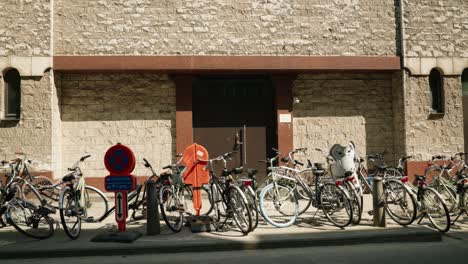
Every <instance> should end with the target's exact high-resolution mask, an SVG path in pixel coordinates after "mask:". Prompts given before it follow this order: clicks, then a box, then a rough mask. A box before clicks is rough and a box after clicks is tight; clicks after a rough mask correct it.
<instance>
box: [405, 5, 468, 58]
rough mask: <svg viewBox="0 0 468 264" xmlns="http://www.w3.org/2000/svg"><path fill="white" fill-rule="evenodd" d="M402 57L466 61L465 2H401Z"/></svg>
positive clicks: (467, 26)
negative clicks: (447, 58) (402, 8)
mask: <svg viewBox="0 0 468 264" xmlns="http://www.w3.org/2000/svg"><path fill="white" fill-rule="evenodd" d="M404 2H405V18H406V19H407V21H406V27H405V31H406V32H405V33H406V37H405V38H406V45H407V51H406V56H408V57H465V58H468V19H467V18H468V2H467V1H466V0H438V1H434V0H405V1H404Z"/></svg>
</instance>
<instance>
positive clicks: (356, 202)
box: [345, 181, 362, 225]
mask: <svg viewBox="0 0 468 264" xmlns="http://www.w3.org/2000/svg"><path fill="white" fill-rule="evenodd" d="M345 187H346V189H347V190H348V193H349V194H350V196H351V205H352V207H353V221H352V223H353V225H358V224H359V223H360V222H361V216H362V201H361V196H360V195H359V194H358V192H357V190H356V188H355V186H354V185H353V183H351V182H349V181H346V183H345Z"/></svg>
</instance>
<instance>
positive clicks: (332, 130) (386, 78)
mask: <svg viewBox="0 0 468 264" xmlns="http://www.w3.org/2000/svg"><path fill="white" fill-rule="evenodd" d="M293 96H294V97H297V98H298V99H299V101H300V102H299V103H296V104H295V105H294V107H293V108H294V109H293V114H294V145H295V146H296V147H301V146H304V147H308V149H309V151H308V152H309V154H310V155H311V157H312V158H313V159H314V160H317V161H321V162H323V161H325V159H324V157H323V155H322V154H319V153H318V152H317V151H314V149H315V148H317V147H318V148H322V149H324V150H326V151H327V152H328V150H329V149H330V147H331V146H332V145H333V144H335V143H341V144H345V143H346V142H347V141H350V140H352V141H354V143H355V144H356V150H357V153H358V155H360V156H364V155H366V154H370V153H375V152H381V151H383V150H385V149H388V150H389V151H390V153H391V154H390V155H388V156H387V157H386V158H387V159H388V160H389V161H391V160H393V159H394V157H393V156H392V154H393V150H394V124H393V111H392V74H391V73H388V74H381V73H380V74H377V73H367V74H316V75H312V74H307V75H301V76H299V77H298V79H297V80H296V81H295V84H294V88H293Z"/></svg>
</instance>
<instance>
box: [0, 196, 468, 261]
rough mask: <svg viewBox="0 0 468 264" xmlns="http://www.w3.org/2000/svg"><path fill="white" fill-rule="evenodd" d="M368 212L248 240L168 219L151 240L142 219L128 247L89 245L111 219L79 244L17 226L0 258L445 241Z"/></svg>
mask: <svg viewBox="0 0 468 264" xmlns="http://www.w3.org/2000/svg"><path fill="white" fill-rule="evenodd" d="M366 202H367V205H370V199H369V197H366ZM366 202H365V203H366ZM367 209H369V208H368V207H367V206H366V208H365V211H364V215H363V220H362V222H361V224H360V225H358V226H350V227H347V228H345V229H340V228H337V227H335V226H333V225H331V224H329V223H328V222H327V220H326V219H324V216H323V215H322V214H321V213H320V212H319V213H317V214H316V215H314V213H315V211H314V210H310V212H309V213H307V214H306V215H304V216H302V217H301V218H300V219H299V221H298V222H297V223H296V225H294V226H292V227H288V228H276V227H273V226H270V225H268V224H267V223H266V222H264V221H263V220H261V221H260V222H259V226H258V228H257V229H256V230H255V231H254V232H252V233H250V234H249V235H247V236H243V235H242V233H241V232H239V231H236V230H235V229H234V230H231V231H227V232H211V233H192V232H190V229H189V228H188V227H186V228H184V229H183V230H182V231H181V232H180V233H172V232H171V231H170V230H169V229H168V228H167V227H166V226H165V225H164V221H163V220H162V221H161V234H160V235H156V236H147V235H146V225H145V221H144V220H143V221H139V222H130V223H129V224H128V229H129V230H134V231H139V232H141V233H143V234H144V236H142V237H141V238H140V239H138V240H137V241H135V242H133V243H129V244H126V243H110V242H106V243H103V242H90V240H91V239H92V238H93V237H94V236H96V235H97V234H101V233H105V232H109V231H112V230H115V229H116V226H115V222H114V216H110V217H109V218H108V219H106V221H105V222H104V223H93V224H87V223H84V224H83V230H82V234H81V236H80V237H79V238H78V239H77V240H70V239H69V238H68V237H67V236H66V235H65V233H64V232H63V230H62V229H61V227H60V224H57V229H56V230H55V234H54V236H53V237H51V238H49V239H45V240H40V241H39V240H34V239H29V238H27V237H25V236H23V235H21V234H20V233H18V232H17V231H16V230H14V229H13V228H12V227H6V228H1V229H0V259H14V258H41V257H47V258H51V257H72V256H80V257H81V256H107V255H133V254H157V253H172V252H173V253H176V252H202V251H228V250H242V249H266V248H291V247H310V246H331V245H334V246H337V245H351V244H365V243H389V242H396V243H398V242H402V243H403V242H433V241H440V240H441V235H440V233H439V232H437V231H434V230H432V229H429V228H427V227H425V226H424V225H416V224H413V225H412V226H410V227H401V226H399V225H396V224H394V223H393V222H392V220H391V219H388V220H387V223H388V225H387V227H386V228H377V227H373V226H372V217H371V216H369V215H368V214H367V213H366V212H367V211H366V210H367ZM56 217H58V216H56ZM465 230H467V229H465Z"/></svg>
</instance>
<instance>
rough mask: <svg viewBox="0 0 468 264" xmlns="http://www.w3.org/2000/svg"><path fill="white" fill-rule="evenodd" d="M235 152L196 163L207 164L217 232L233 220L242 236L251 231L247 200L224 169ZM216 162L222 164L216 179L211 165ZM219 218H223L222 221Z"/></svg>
mask: <svg viewBox="0 0 468 264" xmlns="http://www.w3.org/2000/svg"><path fill="white" fill-rule="evenodd" d="M234 153H235V152H227V153H225V154H223V155H220V156H218V157H215V158H213V159H209V160H201V159H198V161H202V162H207V163H208V166H207V168H208V170H209V174H210V190H211V194H212V199H213V211H214V221H215V223H216V228H217V230H222V229H223V228H224V227H225V226H226V225H227V221H228V220H229V219H231V218H232V219H234V222H235V223H236V225H237V227H238V228H239V229H240V230H241V232H242V233H243V234H248V233H249V232H250V231H251V230H252V226H253V225H252V213H251V212H250V209H249V204H248V200H247V198H246V196H245V194H244V192H243V191H242V190H241V189H240V188H239V186H237V184H235V180H234V179H233V177H232V176H231V173H230V172H229V171H228V170H227V169H226V167H227V166H226V165H227V159H229V158H230V157H231V156H232V155H233V154H234ZM217 161H222V162H223V168H224V169H223V173H222V174H221V176H220V177H217V175H216V173H215V172H214V167H213V164H214V163H215V162H217ZM221 217H224V220H222V218H221Z"/></svg>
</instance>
